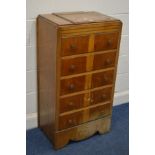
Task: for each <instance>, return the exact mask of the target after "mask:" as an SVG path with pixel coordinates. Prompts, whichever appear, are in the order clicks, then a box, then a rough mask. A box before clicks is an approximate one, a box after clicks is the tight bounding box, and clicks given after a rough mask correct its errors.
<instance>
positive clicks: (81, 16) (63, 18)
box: [41, 11, 117, 25]
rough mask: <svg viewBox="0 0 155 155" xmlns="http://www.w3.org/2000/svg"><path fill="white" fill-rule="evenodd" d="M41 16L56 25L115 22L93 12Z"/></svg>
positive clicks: (111, 18)
mask: <svg viewBox="0 0 155 155" xmlns="http://www.w3.org/2000/svg"><path fill="white" fill-rule="evenodd" d="M41 16H43V17H45V18H46V19H48V20H50V21H52V22H54V23H55V24H57V25H68V24H69V25H72V24H86V23H99V22H105V21H114V20H117V19H115V18H113V17H110V16H107V15H104V14H101V13H99V12H94V11H91V12H83V11H81V12H66V13H52V14H46V15H41Z"/></svg>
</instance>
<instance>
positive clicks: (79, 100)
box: [60, 94, 84, 113]
mask: <svg viewBox="0 0 155 155" xmlns="http://www.w3.org/2000/svg"><path fill="white" fill-rule="evenodd" d="M82 107H84V94H80V95H74V96H71V97H66V98H63V99H60V113H63V112H67V111H71V110H75V109H80V108H82Z"/></svg>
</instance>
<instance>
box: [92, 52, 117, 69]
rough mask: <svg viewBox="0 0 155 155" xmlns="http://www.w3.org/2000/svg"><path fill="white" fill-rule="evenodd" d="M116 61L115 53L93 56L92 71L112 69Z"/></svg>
mask: <svg viewBox="0 0 155 155" xmlns="http://www.w3.org/2000/svg"><path fill="white" fill-rule="evenodd" d="M115 60H116V52H109V53H102V54H95V56H94V62H93V64H94V65H93V70H98V69H103V68H109V67H114V65H115Z"/></svg>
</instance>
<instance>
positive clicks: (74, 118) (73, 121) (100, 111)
mask: <svg viewBox="0 0 155 155" xmlns="http://www.w3.org/2000/svg"><path fill="white" fill-rule="evenodd" d="M110 107H111V105H110V104H104V105H99V106H96V107H93V108H89V109H86V110H83V111H79V112H75V113H72V114H66V115H63V116H60V119H59V129H61V130H62V129H65V128H70V127H73V126H76V125H79V124H81V123H84V122H88V121H90V120H93V119H97V118H100V117H103V116H106V115H108V114H110ZM85 115H86V116H85Z"/></svg>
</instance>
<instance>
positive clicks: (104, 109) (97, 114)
mask: <svg viewBox="0 0 155 155" xmlns="http://www.w3.org/2000/svg"><path fill="white" fill-rule="evenodd" d="M110 112H111V104H110V103H109V104H105V105H101V106H97V107H95V108H91V109H90V111H89V120H94V119H98V118H101V117H104V116H106V115H109V114H110Z"/></svg>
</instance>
